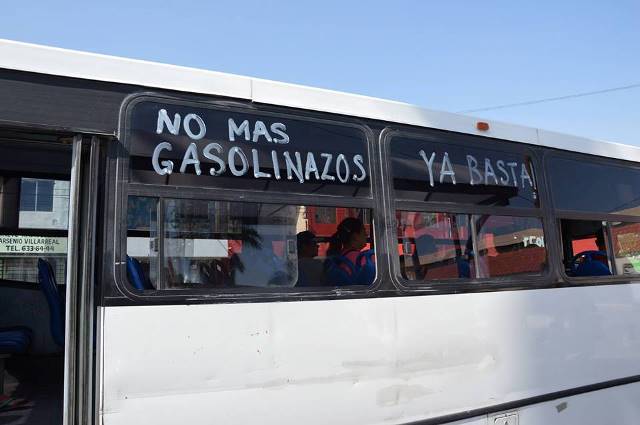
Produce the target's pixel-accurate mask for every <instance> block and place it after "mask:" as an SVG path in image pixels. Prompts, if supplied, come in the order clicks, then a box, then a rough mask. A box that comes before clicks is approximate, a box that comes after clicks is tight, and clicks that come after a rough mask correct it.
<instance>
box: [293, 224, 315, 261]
mask: <svg viewBox="0 0 640 425" xmlns="http://www.w3.org/2000/svg"><path fill="white" fill-rule="evenodd" d="M296 239H297V245H298V257H299V258H314V257H317V256H318V241H317V239H316V235H314V234H313V232H311V231H309V230H305V231H304V232H300V233H298V235H297V237H296Z"/></svg>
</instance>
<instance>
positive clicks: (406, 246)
mask: <svg viewBox="0 0 640 425" xmlns="http://www.w3.org/2000/svg"><path fill="white" fill-rule="evenodd" d="M396 216H397V220H398V237H399V246H398V250H399V253H400V270H401V273H402V277H403V278H405V279H408V280H417V281H420V280H425V279H428V280H433V279H436V280H438V279H458V278H470V277H474V276H475V269H474V266H473V261H469V260H470V259H471V258H472V255H473V246H472V238H471V230H470V221H469V216H468V215H467V214H449V213H421V212H410V211H398V212H397V213H396Z"/></svg>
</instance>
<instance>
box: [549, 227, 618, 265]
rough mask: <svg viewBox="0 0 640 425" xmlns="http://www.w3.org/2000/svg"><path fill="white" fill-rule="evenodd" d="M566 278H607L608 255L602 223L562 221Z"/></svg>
mask: <svg viewBox="0 0 640 425" xmlns="http://www.w3.org/2000/svg"><path fill="white" fill-rule="evenodd" d="M561 227H562V242H563V252H564V264H565V272H566V273H567V276H572V277H585V276H609V275H611V274H612V273H611V268H610V266H609V255H608V250H607V244H606V242H605V232H604V224H603V222H602V221H587V220H562V226H561Z"/></svg>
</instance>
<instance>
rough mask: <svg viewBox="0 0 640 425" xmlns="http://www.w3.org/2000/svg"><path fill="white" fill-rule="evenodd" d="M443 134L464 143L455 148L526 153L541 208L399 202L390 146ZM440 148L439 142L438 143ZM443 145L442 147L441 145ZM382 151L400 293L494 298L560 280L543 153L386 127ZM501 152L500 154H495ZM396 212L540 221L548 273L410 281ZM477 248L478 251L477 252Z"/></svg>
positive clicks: (472, 137) (392, 263) (521, 146)
mask: <svg viewBox="0 0 640 425" xmlns="http://www.w3.org/2000/svg"><path fill="white" fill-rule="evenodd" d="M439 134H447V135H456V136H459V137H460V140H459V141H456V142H455V144H456V145H461V146H472V147H474V148H477V145H473V144H472V143H473V141H481V142H487V143H493V142H498V143H500V144H502V145H504V146H506V147H507V148H506V149H504V150H505V151H507V152H509V153H518V154H520V153H524V154H526V155H527V156H529V157H530V158H531V160H532V162H533V166H534V172H535V180H536V186H537V189H538V196H539V206H538V207H537V208H522V207H506V206H486V205H473V204H455V203H448V202H447V203H445V202H429V201H424V202H420V201H411V200H403V199H396V198H395V195H394V188H393V173H392V163H391V142H392V141H393V139H394V138H396V137H406V138H415V139H418V140H425V141H433V138H434V137H437V135H439ZM436 143H437V142H436ZM440 143H442V142H440ZM380 145H381V149H382V161H381V162H382V164H383V166H384V173H383V177H384V178H385V179H386V182H385V184H384V187H385V188H386V190H387V193H386V194H385V198H386V199H388V202H389V206H390V208H389V209H388V211H387V221H388V223H390V226H389V227H391V228H390V229H389V232H388V233H389V236H388V239H389V240H388V242H387V243H388V246H389V244H391V245H390V248H389V256H388V258H387V262H388V264H389V265H390V271H391V278H392V280H393V282H394V283H395V285H396V286H397V287H398V289H399V290H401V291H402V292H407V293H429V294H448V293H458V292H460V293H462V292H464V293H468V292H492V291H502V290H518V289H539V288H548V287H552V286H555V285H554V283H553V281H554V279H553V277H554V276H556V275H557V270H556V269H557V264H556V261H554V259H553V258H554V256H555V255H554V252H555V251H556V250H555V249H554V248H553V247H552V245H555V244H550V243H549V242H548V241H551V240H553V239H552V237H551V236H550V235H552V233H551V232H550V230H551V227H552V226H550V225H549V223H551V221H550V220H549V219H550V217H549V214H550V208H549V202H548V198H547V190H546V179H545V176H544V169H543V166H542V165H543V163H542V161H541V158H540V153H539V148H536V147H533V146H530V145H527V144H524V143H520V142H511V141H508V140H502V139H493V138H488V137H484V136H477V135H471V134H460V133H456V132H451V131H444V130H437V129H430V128H424V129H418V130H416V129H415V128H404V127H403V126H400V125H388V126H387V127H385V128H384V130H383V131H382V132H381V134H380ZM491 149H495V150H497V151H500V150H503V149H501V148H498V149H496V148H494V147H491ZM396 211H412V212H429V213H457V214H468V215H470V216H472V218H473V217H474V216H478V215H499V216H516V217H536V218H539V219H540V220H541V221H542V228H543V232H544V235H545V247H546V257H547V258H546V265H545V270H544V272H543V273H541V274H536V275H532V274H515V275H509V276H501V277H490V278H471V279H466V278H460V279H446V280H423V281H412V280H408V279H405V278H403V277H402V273H401V271H400V258H399V256H398V255H397V249H392V248H393V247H394V246H397V241H398V240H399V237H398V234H397V225H396V224H397V223H396V221H397V220H396ZM475 249H476V248H475V246H474V250H475Z"/></svg>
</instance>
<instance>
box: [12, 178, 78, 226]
mask: <svg viewBox="0 0 640 425" xmlns="http://www.w3.org/2000/svg"><path fill="white" fill-rule="evenodd" d="M18 220H19V222H18V226H19V227H20V228H23V229H60V230H64V229H66V228H67V225H68V222H69V182H68V181H66V180H46V179H31V178H22V179H21V182H20V214H19V218H18Z"/></svg>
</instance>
